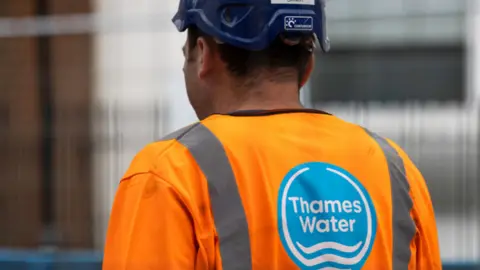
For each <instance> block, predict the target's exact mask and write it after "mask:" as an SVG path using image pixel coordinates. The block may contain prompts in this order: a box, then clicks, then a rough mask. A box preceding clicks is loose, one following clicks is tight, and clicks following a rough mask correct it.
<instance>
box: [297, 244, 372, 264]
mask: <svg viewBox="0 0 480 270" xmlns="http://www.w3.org/2000/svg"><path fill="white" fill-rule="evenodd" d="M362 243H363V242H362V241H360V242H358V243H357V244H355V245H353V246H346V245H342V244H340V243H337V242H323V243H318V244H315V245H313V246H311V247H305V246H303V245H302V244H300V243H299V242H296V243H295V244H296V245H297V247H298V248H299V249H300V250H301V251H303V252H304V253H306V254H312V253H315V252H318V251H321V250H324V249H334V250H337V251H341V252H345V253H353V252H356V251H357V250H358V249H359V248H360V247H361V246H362ZM325 262H335V263H339V264H343V265H345V266H346V265H353V264H355V263H358V258H345V257H342V256H338V255H335V254H323V255H320V256H318V257H315V258H312V259H306V261H305V262H304V263H305V264H306V265H308V266H314V265H318V264H321V263H325ZM331 269H332V270H334V269H337V270H341V269H340V268H331Z"/></svg>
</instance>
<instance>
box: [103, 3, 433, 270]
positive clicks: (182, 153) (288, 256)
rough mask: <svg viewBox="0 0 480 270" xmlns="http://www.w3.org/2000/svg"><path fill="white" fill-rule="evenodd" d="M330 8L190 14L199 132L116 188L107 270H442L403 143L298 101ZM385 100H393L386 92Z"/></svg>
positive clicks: (254, 7) (151, 157) (206, 7)
mask: <svg viewBox="0 0 480 270" xmlns="http://www.w3.org/2000/svg"><path fill="white" fill-rule="evenodd" d="M324 5H325V3H324V2H323V0H255V1H252V0H182V1H180V6H179V9H178V12H177V13H176V15H175V16H174V18H173V22H174V24H175V26H176V27H177V29H178V30H179V31H180V32H183V31H186V32H187V37H186V42H185V45H184V47H183V53H184V56H185V62H184V67H183V72H184V74H185V82H186V89H187V94H188V98H189V100H190V103H191V105H192V107H193V108H194V110H195V112H196V114H197V116H198V118H199V120H200V121H199V122H197V123H194V124H192V125H189V126H187V127H185V128H183V129H180V130H178V131H176V132H173V133H172V134H170V135H167V136H165V137H164V138H162V139H160V140H159V141H157V142H153V143H151V144H149V145H147V146H146V147H145V148H144V149H143V150H141V151H140V152H139V153H138V154H137V155H136V157H135V158H134V159H133V161H132V163H131V165H130V167H129V168H128V170H127V172H126V173H125V175H124V176H123V178H122V179H121V181H120V184H119V187H118V191H117V194H116V197H115V201H114V204H113V209H112V212H111V217H110V221H109V226H108V232H107V238H106V247H105V254H104V261H103V269H104V270H126V269H128V270H137V269H138V270H147V269H152V270H154V269H169V270H182V269H185V270H186V269H199V270H203V269H205V270H207V269H215V270H221V269H223V270H234V269H242V270H243V269H245V270H248V269H254V270H266V269H272V270H283V269H284V270H290V269H369V270H380V269H381V270H412V269H421V270H436V269H441V262H440V255H439V246H438V236H437V229H436V225H435V217H434V210H433V207H432V202H431V200H430V196H429V192H428V189H427V186H426V183H425V181H424V179H423V177H422V175H421V174H420V172H419V170H418V169H417V168H416V167H415V165H414V164H413V163H412V161H411V160H410V159H409V157H408V156H407V154H406V153H405V152H404V151H403V150H402V149H401V148H400V147H399V146H398V145H397V144H395V143H394V142H393V141H391V140H389V139H386V138H383V137H381V136H379V135H377V134H376V133H374V132H372V131H370V130H368V129H365V128H362V127H360V126H357V125H355V124H351V123H348V122H345V121H343V120H341V119H339V118H337V117H335V116H334V115H331V114H329V113H327V112H324V111H320V110H314V109H306V108H304V107H303V106H302V104H301V103H300V101H299V89H300V88H301V87H302V86H303V85H304V84H305V83H306V81H307V80H308V78H309V75H310V73H311V71H312V69H313V63H314V54H315V48H316V47H318V49H320V50H322V51H324V52H327V51H328V49H329V40H328V38H327V34H326V30H325V29H326V25H325V6H324ZM385 91H388V89H385Z"/></svg>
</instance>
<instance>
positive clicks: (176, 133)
mask: <svg viewBox="0 0 480 270" xmlns="http://www.w3.org/2000/svg"><path fill="white" fill-rule="evenodd" d="M199 124H200V123H195V124H191V125H188V126H186V127H183V128H181V129H179V130H176V131H174V132H172V133H170V134H167V135H165V136H163V137H162V138H161V139H160V141H168V140H173V139H177V138H179V137H181V136H183V135H184V134H185V133H187V132H188V131H189V130H190V129H192V128H194V127H195V126H196V125H199Z"/></svg>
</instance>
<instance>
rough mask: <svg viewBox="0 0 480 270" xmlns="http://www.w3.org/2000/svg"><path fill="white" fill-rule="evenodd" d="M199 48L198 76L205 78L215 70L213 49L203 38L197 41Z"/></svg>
mask: <svg viewBox="0 0 480 270" xmlns="http://www.w3.org/2000/svg"><path fill="white" fill-rule="evenodd" d="M197 48H198V49H197V53H198V54H197V65H198V69H197V76H198V77H199V78H203V77H205V75H206V74H207V73H208V72H209V71H210V70H211V69H212V68H213V48H212V47H211V46H209V44H208V43H207V40H206V39H205V38H203V37H200V38H198V39H197Z"/></svg>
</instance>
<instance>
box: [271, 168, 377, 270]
mask: <svg viewBox="0 0 480 270" xmlns="http://www.w3.org/2000/svg"><path fill="white" fill-rule="evenodd" d="M277 207H278V217H279V218H278V229H279V233H280V238H281V240H282V243H283V246H284V247H285V249H286V250H287V253H288V255H289V256H290V257H291V258H292V260H293V261H295V263H296V264H297V265H298V266H299V267H300V268H301V269H338V268H340V269H345V268H347V269H352V270H356V269H361V267H362V266H363V265H364V264H365V261H366V259H367V258H368V255H369V254H370V251H371V249H372V246H373V242H374V240H375V234H376V228H377V217H376V213H375V208H374V205H373V203H372V200H371V198H370V196H369V194H368V192H367V190H366V189H365V188H364V187H363V186H362V184H361V183H360V182H359V181H358V180H357V179H356V178H355V177H354V176H353V175H351V174H350V173H349V172H347V171H346V170H344V169H342V168H339V167H337V166H335V165H332V164H328V163H320V162H311V163H305V164H301V165H299V166H297V167H295V168H293V169H292V170H290V172H289V173H288V174H287V175H286V176H285V178H284V179H283V182H282V184H281V186H280V191H279V195H278V206H277Z"/></svg>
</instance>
